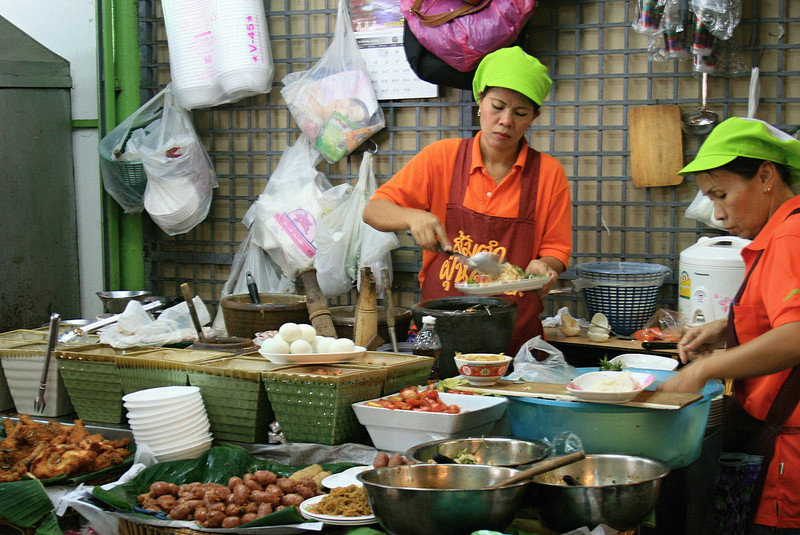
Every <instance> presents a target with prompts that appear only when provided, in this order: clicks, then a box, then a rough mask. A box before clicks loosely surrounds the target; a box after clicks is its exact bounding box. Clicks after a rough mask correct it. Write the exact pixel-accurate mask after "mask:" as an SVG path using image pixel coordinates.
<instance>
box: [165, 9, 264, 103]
mask: <svg viewBox="0 0 800 535" xmlns="http://www.w3.org/2000/svg"><path fill="white" fill-rule="evenodd" d="M161 6H162V8H163V11H164V25H165V27H166V31H167V44H168V45H169V59H170V64H169V70H170V75H171V77H172V83H173V86H174V88H175V89H174V90H175V94H176V95H177V97H178V102H179V103H180V105H181V107H183V108H184V109H187V110H191V109H194V108H206V107H210V106H218V105H220V104H224V103H226V102H236V101H238V100H240V99H242V98H244V97H247V96H251V95H258V94H261V93H267V92H269V90H270V89H271V87H272V75H273V71H274V69H273V64H272V51H271V50H270V42H269V34H268V33H267V18H266V12H265V10H264V2H263V0H161Z"/></svg>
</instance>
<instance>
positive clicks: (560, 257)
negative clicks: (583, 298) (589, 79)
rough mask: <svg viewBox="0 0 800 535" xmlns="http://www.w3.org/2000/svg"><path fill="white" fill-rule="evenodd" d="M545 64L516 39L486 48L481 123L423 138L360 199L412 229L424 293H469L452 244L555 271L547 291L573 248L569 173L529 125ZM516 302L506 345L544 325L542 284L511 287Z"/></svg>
mask: <svg viewBox="0 0 800 535" xmlns="http://www.w3.org/2000/svg"><path fill="white" fill-rule="evenodd" d="M551 85H552V81H551V80H550V78H549V76H548V75H547V68H546V67H545V66H544V65H542V64H541V63H540V62H539V60H537V59H536V58H534V57H533V56H530V55H528V54H526V53H525V52H523V51H522V49H521V48H520V47H511V48H503V49H500V50H497V51H495V52H492V53H491V54H489V55H487V56H486V57H485V58H484V59H483V60H482V61H481V63H480V64H479V66H478V69H477V70H476V72H475V77H474V80H473V84H472V87H473V95H474V97H475V100H476V101H477V103H478V117H479V119H480V127H481V128H480V131H479V132H478V133H477V135H476V136H475V137H474V138H470V139H444V140H440V141H436V142H434V143H432V144H430V145H428V146H427V147H425V148H424V149H423V150H422V151H420V153H419V154H417V155H416V156H414V158H412V159H411V161H409V162H408V163H407V164H406V165H405V166H404V167H403V168H402V169H401V170H400V171H399V172H397V174H395V175H394V176H393V177H392V178H391V179H390V180H389V181H388V182H387V183H386V184H384V185H383V186H381V187H380V188H378V190H377V191H376V192H375V195H374V196H373V197H372V199H371V200H370V201H369V202H368V203H367V206H366V208H365V209H364V215H363V217H364V221H365V222H367V223H369V224H370V225H372V226H373V227H375V228H376V229H378V230H382V231H402V230H408V231H410V233H411V235H412V236H413V237H414V239H415V240H416V242H417V244H418V245H419V246H420V247H422V248H423V250H424V253H423V258H422V269H421V271H420V273H419V281H420V285H421V287H422V298H423V299H432V298H437V297H446V296H456V295H463V294H461V292H459V291H458V290H456V289H455V287H454V283H456V282H462V281H466V280H467V273H466V268H465V267H464V266H463V265H461V264H460V263H458V262H456V261H455V260H454V258H453V257H451V255H449V254H447V253H448V252H451V251H454V252H458V253H462V254H464V255H467V256H471V255H473V254H475V253H477V252H481V251H493V252H497V253H499V254H501V256H502V257H503V258H504V259H505V260H506V261H508V262H510V263H512V264H514V265H516V266H519V267H521V268H522V269H524V270H525V272H526V273H535V274H542V275H544V274H550V275H552V280H551V282H550V283H549V284H548V285H547V286H545V287H544V288H542V289H541V290H540V291H539V292H540V293H541V294H542V295H544V294H546V293H547V292H548V291H549V290H550V288H552V286H553V285H554V284H555V281H556V278H557V274H558V273H561V272H562V271H564V269H565V266H566V265H567V263H568V261H569V255H570V252H571V249H572V227H571V202H570V196H569V189H568V186H567V177H566V175H565V173H564V169H563V168H562V167H561V165H560V164H559V163H558V162H557V161H556V160H555V159H554V158H553V157H551V156H548V155H546V154H541V153H539V152H537V151H535V150H533V149H532V148H530V147H529V146H528V143H527V141H526V139H525V132H526V131H527V130H528V128H529V127H530V125H531V123H532V122H533V120H534V119H535V118H536V117H537V116H538V115H539V107H540V106H541V104H542V102H543V101H544V99H545V98H546V97H547V95H548V93H549V92H550V87H551ZM504 297H508V298H510V299H512V300H514V301H516V303H517V322H516V324H515V327H514V331H513V333H512V337H511V342H510V344H509V347H508V349H507V351H508V352H509V353H512V354H513V353H516V351H517V349H519V347H520V346H521V345H522V344H523V343H524V342H525V341H527V340H528V339H529V338H532V337H533V336H536V335H538V334H541V333H542V325H541V321H540V319H539V314H540V313H541V312H542V310H543V308H544V307H543V305H542V301H541V297H540V296H539V295H538V294H537V293H536V292H524V293H520V292H517V293H516V294H515V295H505V296H504Z"/></svg>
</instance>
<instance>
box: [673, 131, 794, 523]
mask: <svg viewBox="0 0 800 535" xmlns="http://www.w3.org/2000/svg"><path fill="white" fill-rule="evenodd" d="M680 173H681V174H689V173H693V174H694V175H695V177H696V179H697V186H698V187H699V188H700V190H701V191H702V192H703V194H704V195H706V196H708V197H709V198H710V199H711V200H712V201H713V202H714V216H715V217H716V218H718V219H719V220H720V221H721V222H722V223H723V225H724V226H725V229H726V230H728V232H730V233H731V234H734V235H736V236H740V237H743V238H749V239H752V240H753V241H752V242H751V243H750V244H749V245H747V246H746V247H745V248H744V249H743V250H742V257H743V258H744V261H745V266H746V272H745V278H744V281H743V283H742V286H741V287H740V289H739V292H738V293H737V295H736V297H735V298H734V301H733V303H732V305H731V308H730V312H729V314H728V318H727V320H717V321H715V322H711V323H707V324H704V325H701V326H699V327H695V328H692V329H690V330H689V331H688V332H687V333H686V334H685V335H684V336H683V338H682V339H681V341H680V342H679V344H678V350H679V352H680V358H681V361H683V362H684V363H686V362H688V361H692V363H691V364H690V365H688V366H685V367H684V368H682V369H681V371H679V372H678V373H677V374H676V375H675V376H674V377H672V378H671V379H669V380H668V381H667V382H665V383H664V385H663V386H662V389H663V390H666V391H674V392H696V391H698V390H700V389H701V388H702V387H703V385H704V384H705V383H706V381H708V380H709V379H723V378H733V379H734V394H735V396H733V397H732V398H731V399H730V400H729V401H731V402H733V403H732V406H734V407H735V406H736V405H737V403H736V402H738V407H737V409H736V410H737V411H739V410H740V409H743V410H744V411H746V413H747V415H749V416H746V415H744V413H743V412H739V414H740V415H744V418H745V419H748V418H750V417H752V418H757V419H758V420H765V419H767V417H768V413H770V412H771V416H769V420H770V422H772V423H773V424H774V425H775V427H774V428H775V429H776V430H777V429H780V432H779V434H777V438H774V439H772V438H770V439H769V440H767V441H764V442H762V444H761V446H760V447H759V448H758V449H757V451H754V450H749V451H742V449H730V448H731V447H738V448H742V446H743V444H744V441H743V437H742V436H736V435H734V432H736V431H739V432H741V431H742V430H743V427H742V426H741V425H737V423H736V422H735V421H734V420H733V419H732V414H733V413H731V412H729V411H728V408H730V407H726V412H725V418H726V420H725V422H724V429H725V437H724V440H725V442H726V447H725V450H726V451H741V452H742V453H758V454H761V455H764V456H765V458H766V460H765V462H764V464H763V465H762V469H761V474H760V477H759V479H758V480H757V481H756V487H755V488H754V492H753V497H754V503H753V511H751V513H753V514H751V515H750V517H749V518H750V522H752V523H753V524H754V526H753V531H752V533H754V534H761V533H793V534H798V533H800V491H799V490H800V407H798V399H800V367H799V366H798V365H800V195H795V194H794V193H793V191H792V189H791V185H792V184H793V183H795V182H797V181H798V179H800V141H798V140H796V139H794V138H792V137H790V136H789V135H787V134H785V133H784V132H781V131H780V130H778V129H777V128H775V127H773V126H771V125H769V124H767V123H765V122H763V121H759V120H757V119H742V118H738V117H733V118H731V119H728V120H726V121H724V122H722V123H720V124H719V125H718V126H717V127H716V128H715V129H714V130H713V131H712V132H711V134H710V135H709V136H708V138H707V139H706V141H705V143H703V146H702V147H701V148H700V151H699V152H698V154H697V157H696V158H695V159H694V161H693V162H692V163H690V164H689V165H687V166H686V167H684V168H683V169H682V170H681V171H680ZM723 344H724V346H725V350H724V351H717V352H714V353H712V350H713V349H716V348H720V347H722V346H723ZM782 388H783V393H781V394H780V395H778V393H779V392H780V391H781V389H782ZM781 410H782V411H784V416H783V417H779V413H780V412H781ZM786 415H788V418H787V417H786ZM773 446H774V449H773ZM770 455H772V458H771V460H769V457H770ZM762 485H763V490H762V491H761V494H760V497H759V494H758V491H759V487H761V486H762ZM776 529H777V531H776ZM784 530H786V531H784Z"/></svg>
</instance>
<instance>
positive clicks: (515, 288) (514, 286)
mask: <svg viewBox="0 0 800 535" xmlns="http://www.w3.org/2000/svg"><path fill="white" fill-rule="evenodd" d="M548 282H550V277H536V278H533V279H521V280H516V281H509V282H490V283H487V284H469V283H466V282H457V283H456V284H455V286H456V289H457V290H459V291H461V292H464V293H465V294H467V295H499V294H502V293H506V292H527V291H530V290H538V289H539V288H541V287H542V286H544V285H545V284H547V283H548Z"/></svg>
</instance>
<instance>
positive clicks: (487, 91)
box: [481, 85, 541, 115]
mask: <svg viewBox="0 0 800 535" xmlns="http://www.w3.org/2000/svg"><path fill="white" fill-rule="evenodd" d="M495 87H501V86H497V85H487V86H486V87H485V88H484V90H483V92H482V93H481V95H483V96H485V95H486V94H487V93H489V90H490V89H494V88H495ZM503 89H511V88H510V87H503ZM512 91H516V89H512ZM517 93H519V94H520V95H522V96H523V97H525V99H527V101H528V102H530V103H531V106H533V114H534V115H536V114H537V113H538V112H539V108H541V106H539V105H538V104H536V103H535V102H534V101H533V100H532V99H531V97H529V96H528V95H525V94H523V93H520V92H519V91H517Z"/></svg>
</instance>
